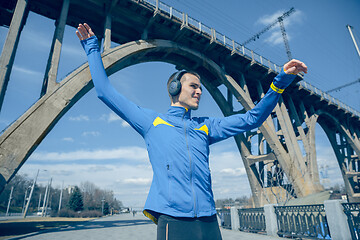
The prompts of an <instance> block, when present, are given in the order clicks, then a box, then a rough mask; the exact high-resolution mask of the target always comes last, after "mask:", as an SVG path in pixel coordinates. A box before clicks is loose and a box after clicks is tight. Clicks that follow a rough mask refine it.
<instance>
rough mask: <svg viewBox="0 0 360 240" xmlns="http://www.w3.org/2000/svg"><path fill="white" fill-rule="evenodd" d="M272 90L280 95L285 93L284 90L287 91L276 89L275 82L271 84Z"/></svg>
mask: <svg viewBox="0 0 360 240" xmlns="http://www.w3.org/2000/svg"><path fill="white" fill-rule="evenodd" d="M270 88H271V89H272V90H273V91H274V92H277V93H280V94H281V93H283V92H284V90H285V89H280V88H278V87H276V86H275V85H274V83H273V82H272V83H271V85H270Z"/></svg>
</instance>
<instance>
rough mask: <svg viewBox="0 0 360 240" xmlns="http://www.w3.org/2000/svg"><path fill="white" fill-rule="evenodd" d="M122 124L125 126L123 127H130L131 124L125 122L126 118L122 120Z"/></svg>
mask: <svg viewBox="0 0 360 240" xmlns="http://www.w3.org/2000/svg"><path fill="white" fill-rule="evenodd" d="M121 126H123V127H130V124H128V123H127V122H125V121H124V120H122V122H121Z"/></svg>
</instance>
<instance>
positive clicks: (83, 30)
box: [76, 23, 95, 40]
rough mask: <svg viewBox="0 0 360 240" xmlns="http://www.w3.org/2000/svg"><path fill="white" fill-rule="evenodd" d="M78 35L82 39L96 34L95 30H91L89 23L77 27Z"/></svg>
mask: <svg viewBox="0 0 360 240" xmlns="http://www.w3.org/2000/svg"><path fill="white" fill-rule="evenodd" d="M77 29H78V30H77V31H76V35H77V36H78V38H79V39H80V40H85V39H88V38H90V37H92V36H95V34H94V33H93V31H92V30H91V28H90V26H89V25H88V24H87V23H84V25H83V24H81V23H80V24H79V27H78V28H77Z"/></svg>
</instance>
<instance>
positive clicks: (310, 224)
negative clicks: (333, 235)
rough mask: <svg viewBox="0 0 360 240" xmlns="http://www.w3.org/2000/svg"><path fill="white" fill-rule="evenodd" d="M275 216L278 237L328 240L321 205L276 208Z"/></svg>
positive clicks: (325, 221)
mask: <svg viewBox="0 0 360 240" xmlns="http://www.w3.org/2000/svg"><path fill="white" fill-rule="evenodd" d="M275 214H276V216H277V221H278V234H279V235H280V236H284V237H306V238H309V237H310V238H318V239H330V231H329V226H328V223H327V220H326V214H325V209H324V205H323V204H318V205H302V206H278V207H275Z"/></svg>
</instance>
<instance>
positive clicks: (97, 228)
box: [0, 213, 280, 240]
mask: <svg viewBox="0 0 360 240" xmlns="http://www.w3.org/2000/svg"><path fill="white" fill-rule="evenodd" d="M0 226H1V221H0ZM221 232H222V237H223V239H224V240H232V239H250V240H257V239H259V240H260V239H265V240H271V239H280V238H277V237H270V236H264V235H261V234H252V233H244V232H240V231H232V230H226V229H221ZM20 238H21V239H36V240H41V239H52V240H63V239H72V240H76V239H79V240H80V239H81V240H83V239H87V240H90V239H117V240H122V239H123V240H128V239H156V225H155V224H153V223H152V222H151V221H150V220H148V219H147V218H146V217H144V216H143V215H142V214H140V213H138V214H137V215H136V216H135V217H134V216H133V215H132V214H122V215H114V216H110V217H104V218H99V219H96V220H94V221H89V222H85V223H84V222H79V223H77V224H72V225H71V226H69V225H63V226H61V227H58V228H53V229H47V230H46V229H45V230H41V231H39V232H33V233H29V234H27V235H25V236H24V235H23V236H22V237H20ZM10 239H11V238H10ZM12 239H19V236H17V237H15V238H12Z"/></svg>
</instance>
